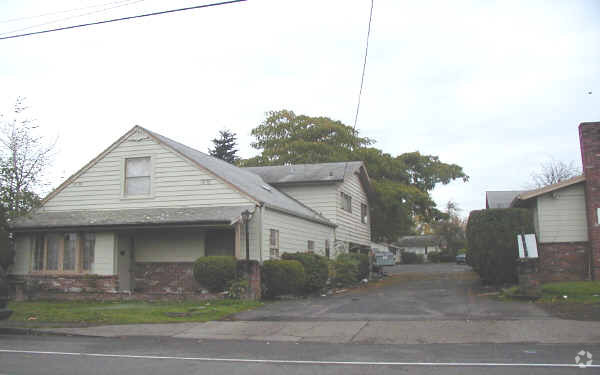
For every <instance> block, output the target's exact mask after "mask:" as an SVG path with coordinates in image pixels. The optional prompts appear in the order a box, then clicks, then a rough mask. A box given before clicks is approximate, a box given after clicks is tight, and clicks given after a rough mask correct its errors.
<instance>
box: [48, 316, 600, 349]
mask: <svg viewBox="0 0 600 375" xmlns="http://www.w3.org/2000/svg"><path fill="white" fill-rule="evenodd" d="M39 331H42V332H53V333H59V334H72V335H85V336H101V337H123V336H164V337H173V338H192V339H219V340H223V339H225V340H257V341H294V342H328V343H362V344H434V343H438V344H443V343H456V344H466V343H522V342H534V343H546V344H553V343H573V344H575V343H600V322H583V321H573V320H558V319H557V320H554V319H544V320H527V321H515V320H501V321H457V320H440V321H397V322H393V321H339V322H335V321H323V322H316V321H311V322H256V321H233V322H229V321H215V322H208V323H179V324H137V325H136V324H132V325H118V326H97V327H88V328H49V329H41V330H39Z"/></svg>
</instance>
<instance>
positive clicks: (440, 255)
mask: <svg viewBox="0 0 600 375" xmlns="http://www.w3.org/2000/svg"><path fill="white" fill-rule="evenodd" d="M427 259H428V260H429V261H430V262H432V263H448V262H454V261H455V260H456V257H454V256H452V254H450V253H449V252H447V251H439V252H438V251H436V252H433V253H429V255H427Z"/></svg>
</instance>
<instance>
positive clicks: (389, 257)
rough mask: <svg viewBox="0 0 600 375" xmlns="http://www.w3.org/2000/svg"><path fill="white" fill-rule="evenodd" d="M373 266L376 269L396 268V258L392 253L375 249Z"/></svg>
mask: <svg viewBox="0 0 600 375" xmlns="http://www.w3.org/2000/svg"><path fill="white" fill-rule="evenodd" d="M373 265H374V266H375V267H383V266H395V265H396V257H395V256H394V254H392V252H390V251H387V250H382V249H377V248H374V249H373Z"/></svg>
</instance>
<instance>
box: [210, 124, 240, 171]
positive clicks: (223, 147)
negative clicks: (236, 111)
mask: <svg viewBox="0 0 600 375" xmlns="http://www.w3.org/2000/svg"><path fill="white" fill-rule="evenodd" d="M212 143H213V145H214V148H213V149H211V150H208V153H209V154H210V155H211V156H214V157H216V158H219V159H222V160H225V161H226V162H228V163H231V164H233V163H235V162H236V161H237V160H238V159H239V158H238V156H237V152H238V150H237V135H236V134H235V133H234V132H231V131H229V130H220V131H219V138H215V139H213V140H212Z"/></svg>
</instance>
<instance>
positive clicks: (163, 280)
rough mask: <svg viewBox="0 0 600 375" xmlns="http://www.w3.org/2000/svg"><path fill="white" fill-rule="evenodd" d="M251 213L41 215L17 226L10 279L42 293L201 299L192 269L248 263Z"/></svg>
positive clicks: (205, 210)
mask: <svg viewBox="0 0 600 375" xmlns="http://www.w3.org/2000/svg"><path fill="white" fill-rule="evenodd" d="M252 209H253V207H251V206H250V207H248V206H236V207H212V208H185V209H153V210H126V211H110V212H96V213H94V212H77V213H74V212H69V213H64V212H52V213H44V214H43V215H39V214H37V215H35V217H34V218H35V220H37V222H31V221H33V219H30V222H25V223H24V222H23V221H21V222H19V223H16V224H15V225H14V228H13V230H14V232H15V243H16V262H15V264H14V265H13V267H12V268H11V269H10V273H11V274H12V275H13V278H18V279H22V280H24V281H26V282H29V284H35V285H37V286H38V288H39V289H40V290H41V291H42V292H47V291H52V292H55V293H56V292H63V293H78V292H84V293H85V292H87V293H113V294H119V293H126V294H129V295H130V294H132V293H136V294H152V295H158V294H160V295H193V294H203V293H205V292H204V291H203V288H202V286H201V285H197V283H196V282H195V280H194V278H193V265H194V262H195V261H196V260H197V259H198V258H200V257H202V256H209V255H230V256H235V257H236V258H238V259H245V258H246V248H245V225H244V223H243V219H242V213H243V212H244V211H246V210H252ZM132 211H136V212H132ZM44 220H46V222H44ZM251 220H252V219H251ZM42 224H44V226H42ZM252 227H254V226H252Z"/></svg>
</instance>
